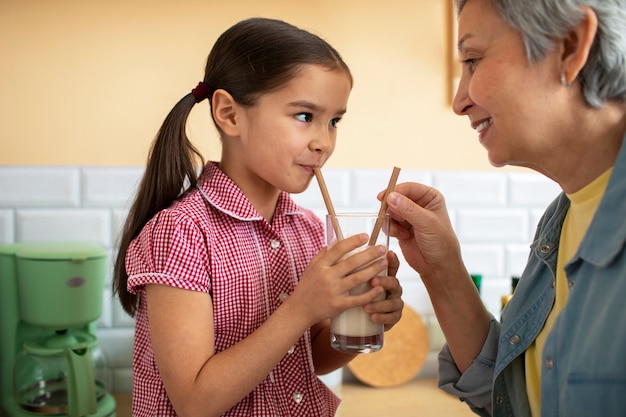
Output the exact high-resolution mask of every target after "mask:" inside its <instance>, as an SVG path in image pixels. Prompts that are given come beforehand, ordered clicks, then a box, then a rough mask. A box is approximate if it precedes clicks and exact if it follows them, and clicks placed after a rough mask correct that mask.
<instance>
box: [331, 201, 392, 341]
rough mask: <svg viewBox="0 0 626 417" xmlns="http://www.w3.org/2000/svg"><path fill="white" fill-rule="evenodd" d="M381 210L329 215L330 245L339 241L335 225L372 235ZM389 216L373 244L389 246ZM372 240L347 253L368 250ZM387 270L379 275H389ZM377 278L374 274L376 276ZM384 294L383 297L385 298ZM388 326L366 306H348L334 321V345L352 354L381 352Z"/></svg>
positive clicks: (361, 287) (364, 287) (361, 289)
mask: <svg viewBox="0 0 626 417" xmlns="http://www.w3.org/2000/svg"><path fill="white" fill-rule="evenodd" d="M377 220H378V214H377V213H341V214H335V215H334V216H332V215H330V214H329V215H326V244H327V246H329V247H330V246H332V245H333V244H334V243H335V242H336V241H337V236H336V233H335V227H337V226H338V227H339V228H340V230H341V233H342V234H343V236H345V237H349V236H352V235H355V234H358V233H367V234H368V236H370V237H371V235H372V231H373V230H374V226H375V224H376V221H377ZM388 231H389V215H384V216H383V218H382V226H381V229H380V233H378V236H377V238H376V241H375V242H372V246H375V245H383V246H384V247H385V248H387V249H389V233H388ZM368 246H370V242H368V243H366V244H364V245H363V246H362V247H360V248H357V249H356V250H354V251H353V252H351V253H349V254H348V255H347V256H350V255H352V254H353V253H355V252H358V251H362V250H365V249H367V247H368ZM386 274H387V271H386V270H384V271H382V272H380V273H379V275H386ZM372 278H373V277H372ZM370 288H371V286H370V283H369V282H366V283H364V284H361V285H359V286H357V287H355V288H353V289H352V290H350V294H361V293H364V292H366V291H368V290H369V289H370ZM384 297H385V296H384V295H382V296H381V298H380V299H384ZM383 334H384V325H383V324H378V323H374V322H372V320H370V314H369V313H366V312H365V311H364V310H363V307H362V306H359V307H354V308H351V309H348V310H346V311H344V312H342V313H341V314H339V315H338V316H336V317H333V318H332V319H331V321H330V345H331V346H332V347H333V348H335V349H337V350H339V351H342V352H348V353H371V352H376V351H379V350H380V349H381V348H382V347H383Z"/></svg>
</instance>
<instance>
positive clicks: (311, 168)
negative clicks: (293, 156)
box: [300, 165, 317, 174]
mask: <svg viewBox="0 0 626 417" xmlns="http://www.w3.org/2000/svg"><path fill="white" fill-rule="evenodd" d="M300 166H301V167H302V168H303V169H304V170H305V171H306V172H308V173H309V174H314V173H315V172H314V170H315V168H316V167H317V165H300Z"/></svg>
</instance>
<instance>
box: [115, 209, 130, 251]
mask: <svg viewBox="0 0 626 417" xmlns="http://www.w3.org/2000/svg"><path fill="white" fill-rule="evenodd" d="M127 216H128V210H125V209H113V218H112V221H111V242H112V243H111V244H112V246H113V247H114V248H115V251H114V253H113V256H116V254H115V252H116V251H117V247H118V246H119V241H120V239H121V237H122V231H123V230H124V223H125V222H126V217H127Z"/></svg>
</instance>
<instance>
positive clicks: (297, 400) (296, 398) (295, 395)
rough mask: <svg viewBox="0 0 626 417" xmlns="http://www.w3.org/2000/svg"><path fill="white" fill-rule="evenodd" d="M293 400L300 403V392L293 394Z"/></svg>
mask: <svg viewBox="0 0 626 417" xmlns="http://www.w3.org/2000/svg"><path fill="white" fill-rule="evenodd" d="M293 400H294V401H295V402H296V404H300V402H301V401H302V394H300V393H299V392H296V393H295V394H293Z"/></svg>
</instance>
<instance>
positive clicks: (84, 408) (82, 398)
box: [65, 343, 98, 417]
mask: <svg viewBox="0 0 626 417" xmlns="http://www.w3.org/2000/svg"><path fill="white" fill-rule="evenodd" d="M65 359H66V361H67V365H68V366H67V370H68V372H67V415H68V417H83V416H88V415H90V414H94V413H95V412H96V411H97V407H98V404H97V399H96V384H95V377H94V369H93V364H92V360H91V351H90V350H89V347H88V346H87V344H85V343H79V344H77V345H74V346H67V347H66V348H65Z"/></svg>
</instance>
